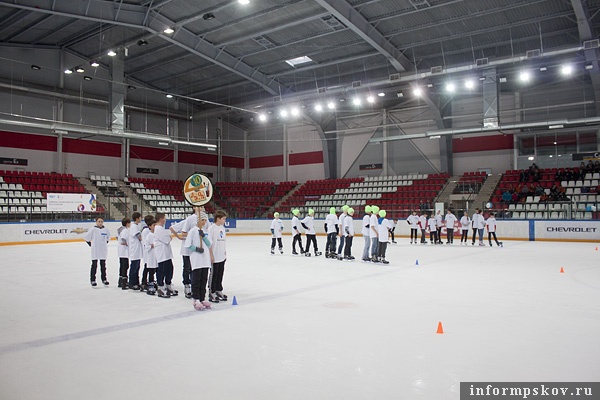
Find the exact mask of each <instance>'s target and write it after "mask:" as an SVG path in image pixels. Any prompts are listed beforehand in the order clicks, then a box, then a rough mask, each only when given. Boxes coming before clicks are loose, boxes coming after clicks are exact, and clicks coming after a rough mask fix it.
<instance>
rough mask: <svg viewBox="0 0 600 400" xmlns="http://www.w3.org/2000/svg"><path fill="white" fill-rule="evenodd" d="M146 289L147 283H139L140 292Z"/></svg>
mask: <svg viewBox="0 0 600 400" xmlns="http://www.w3.org/2000/svg"><path fill="white" fill-rule="evenodd" d="M146 290H148V285H147V284H145V283H144V284H142V285H140V292H145V291H146Z"/></svg>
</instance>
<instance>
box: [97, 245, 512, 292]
mask: <svg viewBox="0 0 600 400" xmlns="http://www.w3.org/2000/svg"><path fill="white" fill-rule="evenodd" d="M500 244H502V243H500ZM102 284H103V285H104V286H108V285H110V283H108V281H107V280H106V279H105V280H103V281H102Z"/></svg>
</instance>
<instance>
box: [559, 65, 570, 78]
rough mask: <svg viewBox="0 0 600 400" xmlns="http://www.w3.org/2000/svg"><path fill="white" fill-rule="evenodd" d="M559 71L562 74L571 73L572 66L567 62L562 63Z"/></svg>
mask: <svg viewBox="0 0 600 400" xmlns="http://www.w3.org/2000/svg"><path fill="white" fill-rule="evenodd" d="M560 73H561V74H563V75H564V76H569V75H571V74H572V73H573V67H572V66H571V65H569V64H566V65H563V66H562V67H561V68H560Z"/></svg>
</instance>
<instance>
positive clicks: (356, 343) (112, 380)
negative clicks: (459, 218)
mask: <svg viewBox="0 0 600 400" xmlns="http://www.w3.org/2000/svg"><path fill="white" fill-rule="evenodd" d="M318 241H319V246H320V250H323V248H324V241H325V238H324V237H318ZM398 241H399V243H398V244H396V245H390V246H389V247H388V257H387V258H388V260H390V264H389V265H387V266H383V265H381V264H370V263H362V262H359V261H354V262H348V261H336V260H329V259H325V258H324V257H323V256H321V257H318V258H315V257H310V258H307V257H300V256H292V255H290V243H291V238H290V237H289V236H288V237H284V245H285V254H284V255H275V256H272V255H270V254H269V247H270V237H269V236H246V237H241V236H231V237H229V238H228V260H227V264H226V271H225V278H224V286H225V293H227V294H228V295H229V300H230V301H229V302H228V303H227V304H224V303H220V304H215V305H213V309H212V310H206V311H195V310H194V309H193V307H192V301H191V300H188V299H185V297H184V296H183V293H182V292H183V285H182V284H181V264H182V263H181V257H180V256H178V255H177V257H176V258H175V260H174V261H175V279H174V283H175V286H176V288H177V289H178V290H179V291H180V293H181V294H180V295H179V296H178V297H174V298H170V299H162V298H157V297H151V296H148V295H146V294H143V293H140V292H135V293H134V292H132V291H122V290H121V289H118V288H117V275H118V259H117V254H116V243H115V242H114V241H113V242H111V243H110V245H109V246H110V250H109V251H110V255H109V261H108V268H109V281H110V283H111V285H110V287H108V288H103V287H99V288H96V289H93V288H92V287H91V286H90V284H89V264H90V262H89V248H88V246H86V244H85V243H84V242H81V243H67V244H47V245H21V246H5V247H0V255H1V259H2V267H1V268H0V278H1V281H2V290H1V291H0V309H1V311H0V318H1V320H2V324H1V328H0V329H1V335H0V340H1V342H0V398H1V399H7V400H17V399H27V400H29V399H65V400H71V399H86V400H95V399H111V400H114V399H126V398H130V399H144V400H150V399H184V398H185V399H218V400H230V399H231V400H233V399H236V400H241V399H260V400H267V399H273V400H274V399H286V400H296V399H297V400H307V399H311V400H321V399H336V400H337V399H340V400H354V399H356V400H359V399H360V400H366V399H382V400H383V399H386V400H387V399H407V400H409V399H431V400H445V399H456V400H457V399H459V385H460V382H461V381H462V382H470V381H493V382H499V381H513V382H514V381H536V382H547V381H554V382H566V381H577V382H581V381H597V380H598V377H600V345H599V338H600V251H596V246H598V244H595V243H548V242H517V241H512V242H511V241H508V242H507V241H505V242H504V247H503V248H498V247H493V248H490V247H489V246H488V247H477V246H475V247H472V246H471V245H470V244H469V245H468V247H461V246H460V245H459V244H458V240H457V241H455V244H454V245H452V246H447V245H443V246H432V245H412V246H411V245H410V244H409V243H408V242H409V241H408V239H406V238H400V239H398ZM362 247H363V239H362V238H361V237H357V238H356V240H355V244H354V250H353V254H354V256H356V257H357V258H360V255H361V253H362ZM173 248H174V252H175V253H176V254H178V251H179V244H178V243H177V244H174V246H173ZM417 260H418V265H416V262H417ZM561 267H562V268H564V273H560V272H559V271H560V269H561ZM234 296H236V299H237V302H238V305H237V306H234V305H232V304H231V300H232V299H233V297H234ZM438 322H442V324H443V329H444V333H443V334H437V333H436V329H437V327H438Z"/></svg>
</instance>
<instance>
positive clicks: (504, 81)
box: [498, 76, 506, 83]
mask: <svg viewBox="0 0 600 400" xmlns="http://www.w3.org/2000/svg"><path fill="white" fill-rule="evenodd" d="M498 82H500V83H506V77H505V76H501V77H500V78H499V79H498Z"/></svg>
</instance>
